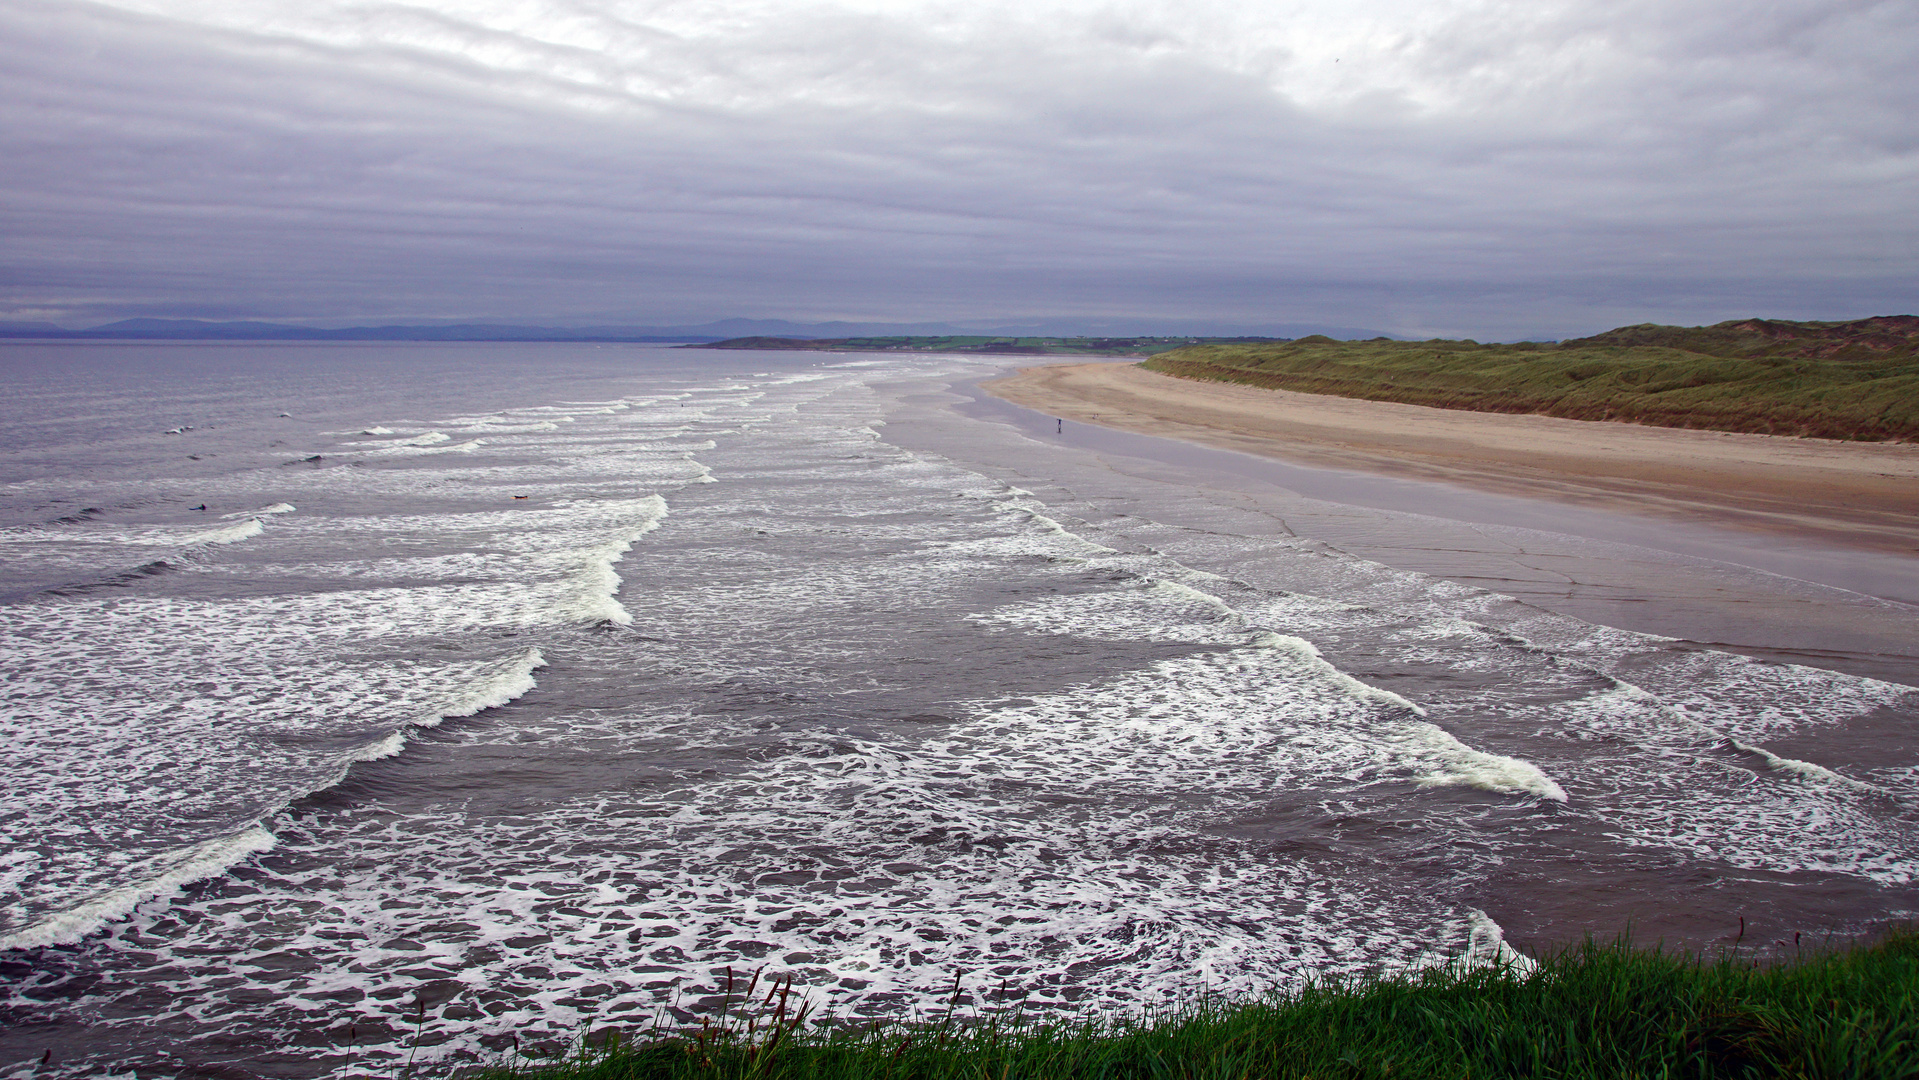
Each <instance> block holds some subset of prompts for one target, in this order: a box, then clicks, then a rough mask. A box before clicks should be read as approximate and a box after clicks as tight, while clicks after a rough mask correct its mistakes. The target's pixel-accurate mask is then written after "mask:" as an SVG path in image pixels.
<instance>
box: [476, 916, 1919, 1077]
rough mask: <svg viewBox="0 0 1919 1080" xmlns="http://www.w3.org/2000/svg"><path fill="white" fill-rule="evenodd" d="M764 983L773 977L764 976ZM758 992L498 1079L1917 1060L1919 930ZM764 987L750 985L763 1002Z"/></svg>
mask: <svg viewBox="0 0 1919 1080" xmlns="http://www.w3.org/2000/svg"><path fill="white" fill-rule="evenodd" d="M763 989H764V988H761V990H762V991H763ZM796 997H797V995H793V996H782V994H781V993H780V992H779V991H778V990H775V992H773V993H772V994H764V993H754V994H749V995H743V996H742V997H740V998H738V999H735V1002H736V1004H735V1005H734V1007H733V1008H732V1009H730V1010H729V1011H728V1013H727V1014H726V1015H725V1016H724V1017H722V1018H720V1019H718V1021H717V1022H715V1021H709V1022H708V1023H707V1024H706V1025H704V1026H703V1027H701V1028H698V1029H694V1030H690V1031H681V1032H676V1033H672V1034H657V1033H656V1034H651V1035H649V1036H647V1037H643V1038H639V1039H635V1040H632V1041H629V1042H624V1043H622V1042H616V1041H612V1040H608V1039H605V1038H604V1037H602V1038H600V1039H598V1040H596V1041H598V1042H599V1044H600V1045H599V1046H597V1047H596V1048H594V1049H586V1050H581V1051H579V1052H577V1053H576V1054H574V1055H572V1056H569V1057H567V1058H566V1059H564V1060H560V1061H548V1062H542V1061H537V1060H526V1059H519V1060H516V1061H513V1062H509V1063H507V1064H505V1065H502V1066H499V1067H496V1068H493V1069H489V1070H482V1071H480V1072H479V1074H478V1075H480V1076H484V1077H489V1078H493V1080H513V1078H534V1077H540V1078H551V1080H573V1078H578V1080H587V1078H591V1080H1051V1078H1060V1080H1069V1078H1070V1080H1134V1078H1137V1080H1173V1078H1178V1080H1188V1078H1190V1080H1207V1078H1215V1077H1216V1078H1219V1080H1244V1078H1255V1077H1257V1078H1265V1080H1282V1078H1293V1077H1297V1078H1302V1080H1303V1078H1308V1077H1311V1078H1322V1080H1323V1078H1334V1077H1337V1078H1349V1077H1420V1078H1425V1077H1435V1078H1451V1077H1458V1078H1462V1080H1463V1078H1468V1077H1471V1078H1478V1080H1490V1078H1498V1077H1558V1078H1566V1080H1575V1078H1588V1077H1589V1078H1594V1080H1598V1078H1602V1077H1603V1078H1609V1080H1610V1078H1616V1077H1762V1076H1764V1077H1772V1076H1778V1077H1862V1078H1863V1077H1886V1078H1893V1077H1913V1076H1919V937H1915V936H1912V935H1898V936H1894V937H1892V938H1889V939H1887V940H1886V941H1884V942H1882V943H1880V944H1878V945H1876V946H1873V947H1870V948H1859V949H1853V950H1848V951H1844V952H1838V953H1833V954H1821V955H1814V956H1811V957H1810V958H1808V959H1803V960H1798V961H1792V962H1786V963H1779V964H1773V965H1763V966H1762V965H1759V964H1757V963H1755V962H1754V961H1753V960H1751V959H1749V958H1734V957H1731V956H1728V957H1726V958H1724V959H1721V960H1719V961H1716V962H1706V961H1700V960H1698V959H1694V958H1688V957H1683V956H1674V955H1669V954H1662V953H1660V952H1657V951H1645V950H1637V949H1632V948H1629V947H1626V946H1624V945H1610V946H1602V945H1593V944H1588V945H1586V946H1584V947H1582V948H1576V949H1572V950H1570V951H1567V952H1565V953H1563V954H1561V955H1559V956H1556V957H1552V958H1548V959H1546V960H1544V961H1542V962H1541V963H1540V965H1539V967H1538V969H1537V971H1535V972H1533V973H1531V974H1520V973H1518V972H1516V971H1514V970H1512V969H1505V968H1497V969H1495V968H1485V967H1482V968H1479V969H1477V970H1461V969H1456V968H1455V969H1431V970H1427V971H1424V972H1419V973H1414V974H1408V975H1404V976H1399V977H1388V978H1379V979H1374V980H1367V981H1363V982H1359V983H1354V984H1351V985H1341V986H1322V987H1317V988H1312V989H1308V990H1306V991H1304V992H1302V993H1299V994H1295V995H1290V996H1285V997H1276V998H1273V999H1270V1000H1266V1001H1260V1002H1254V1003H1248V1004H1238V1005H1227V1004H1219V1005H1203V1006H1199V1007H1194V1008H1189V1009H1186V1010H1183V1011H1180V1012H1177V1013H1174V1014H1170V1015H1167V1016H1163V1017H1158V1018H1149V1019H1145V1020H1139V1021H1132V1022H1111V1023H1097V1022H1091V1023H1066V1022H1045V1021H1040V1020H1033V1019H1030V1018H1028V1019H1019V1018H1018V1015H1017V1013H1012V1014H1006V1013H1002V1014H999V1015H996V1016H986V1017H975V1018H974V1019H972V1020H971V1021H966V1020H959V1021H956V1020H955V1019H954V1018H952V1017H946V1018H938V1017H936V1018H934V1019H933V1020H931V1021H927V1022H921V1023H914V1024H901V1025H893V1026H890V1027H889V1026H883V1025H882V1026H873V1027H862V1028H854V1027H847V1026H840V1027H834V1026H832V1025H807V1024H805V1023H804V1022H803V1021H802V1020H801V1019H799V1018H797V1017H796V1016H795V1015H794V1012H795V1010H794V1003H795V998H796ZM749 1002H750V1004H749Z"/></svg>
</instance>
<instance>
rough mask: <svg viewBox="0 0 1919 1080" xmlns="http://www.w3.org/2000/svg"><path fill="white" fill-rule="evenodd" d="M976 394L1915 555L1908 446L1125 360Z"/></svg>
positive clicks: (1916, 475)
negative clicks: (1260, 384)
mask: <svg viewBox="0 0 1919 1080" xmlns="http://www.w3.org/2000/svg"><path fill="white" fill-rule="evenodd" d="M981 387H982V389H985V390H987V391H989V392H991V393H993V394H995V395H997V396H999V397H1001V398H1003V399H1005V400H1007V401H1010V402H1013V403H1015V404H1018V405H1022V406H1025V407H1027V408H1031V409H1036V410H1040V411H1042V412H1045V413H1047V414H1049V415H1052V416H1057V417H1061V418H1063V419H1066V420H1071V421H1075V422H1081V423H1092V424H1099V425H1102V426H1107V427H1112V428H1117V429H1120V430H1125V431H1132V432H1137V433H1141V434H1148V435H1159V436H1166V437H1170V438H1177V439H1184V440H1187V441H1190V442H1195V443H1200V444H1202V445H1206V446H1212V447H1217V448H1220V449H1226V450H1236V451H1241V452H1245V453H1250V454H1256V455H1260V456H1263V457H1269V458H1275V459H1281V460H1288V461H1294V462H1300V463H1304V464H1311V465H1320V466H1328V467H1334V468H1344V469H1355V470H1360V471H1364V472H1373V473H1380V474H1385V475H1395V476H1406V477H1412V478H1417V479H1424V480H1435V481H1441V482H1449V483H1455V484H1461V485H1465V486H1469V487H1474V488H1478V489H1481V490H1487V491H1494V492H1499V493H1502V494H1511V495H1523V496H1527V497H1532V498H1544V499H1550V500H1556V501H1561V502H1569V503H1577V504H1582V505H1590V506H1599V507H1605V508H1608V509H1614V510H1622V511H1627V512H1632V513H1639V514H1653V515H1659V516H1666V517H1673V518H1677V519H1681V520H1689V521H1694V522H1703V523H1710V524H1716V525H1730V526H1734V527H1738V528H1741V529H1746V530H1755V531H1763V532H1771V533H1776V534H1785V535H1792V536H1800V537H1807V538H1816V539H1818V540H1821V541H1824V542H1827V543H1834V544H1841V545H1845V546H1850V547H1857V548H1869V549H1874V550H1880V551H1891V552H1901V553H1911V552H1913V551H1915V550H1919V446H1914V445H1909V444H1889V443H1841V442H1832V441H1827V440H1819V439H1798V438H1788V437H1783V436H1771V435H1742V434H1729V433H1723V432H1710V431H1690V430H1683V429H1677V428H1655V427H1644V426H1640V425H1636V424H1621V423H1607V422H1594V421H1582V420H1562V419H1558V418H1555V417H1546V416H1513V415H1505V414H1497V413H1477V412H1465V411H1458V410H1450V409H1434V408H1427V407H1424V406H1419V405H1402V404H1398V403H1394V402H1379V401H1362V400H1357V399H1352V398H1339V397H1327V396H1322V395H1316V394H1299V393H1292V392H1288V391H1283V390H1265V389H1261V388H1257V387H1250V386H1239V385H1233V384H1229V383H1214V382H1200V381H1197V380H1191V379H1180V378H1174V377H1172V376H1169V375H1161V374H1159V373H1157V372H1152V371H1147V370H1145V369H1143V368H1140V367H1138V366H1136V365H1134V364H1131V363H1110V362H1108V363H1075V364H1052V365H1046V366H1041V367H1031V368H1025V369H1022V370H1020V371H1018V372H1016V373H1014V374H1013V375H1010V376H1007V377H1005V378H1001V379H995V380H990V381H987V382H983V383H981Z"/></svg>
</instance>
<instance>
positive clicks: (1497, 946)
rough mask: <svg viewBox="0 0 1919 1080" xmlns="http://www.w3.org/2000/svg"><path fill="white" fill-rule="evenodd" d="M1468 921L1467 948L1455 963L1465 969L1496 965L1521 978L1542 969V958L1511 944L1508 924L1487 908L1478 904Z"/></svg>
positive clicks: (1528, 976)
mask: <svg viewBox="0 0 1919 1080" xmlns="http://www.w3.org/2000/svg"><path fill="white" fill-rule="evenodd" d="M1466 925H1467V928H1468V931H1469V936H1468V938H1467V942H1466V951H1465V952H1463V953H1461V954H1460V955H1459V956H1458V957H1457V958H1456V959H1455V960H1454V961H1453V964H1454V966H1456V967H1457V968H1458V969H1460V970H1461V971H1462V972H1466V971H1477V970H1478V969H1480V968H1495V969H1497V970H1500V971H1506V972H1511V973H1512V974H1513V975H1516V976H1518V977H1519V978H1522V979H1524V978H1530V977H1531V976H1533V975H1535V974H1537V973H1538V972H1539V961H1537V960H1534V959H1533V958H1532V957H1530V956H1527V955H1526V954H1524V953H1522V952H1520V951H1519V950H1518V949H1515V948H1513V947H1512V946H1511V945H1510V944H1508V943H1507V942H1506V931H1505V928H1504V927H1501V926H1500V925H1499V924H1498V923H1496V922H1494V921H1493V920H1492V918H1491V916H1489V915H1487V914H1486V913H1485V912H1483V911H1480V910H1479V909H1478V908H1470V909H1468V910H1467V912H1466Z"/></svg>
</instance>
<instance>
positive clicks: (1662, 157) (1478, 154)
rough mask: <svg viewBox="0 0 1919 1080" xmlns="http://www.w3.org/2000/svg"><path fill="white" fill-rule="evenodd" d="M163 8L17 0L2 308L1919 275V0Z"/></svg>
mask: <svg viewBox="0 0 1919 1080" xmlns="http://www.w3.org/2000/svg"><path fill="white" fill-rule="evenodd" d="M150 4H151V7H150V9H149V11H148V12H146V13H142V12H137V11H132V10H127V9H124V8H118V7H113V6H108V5H90V4H82V3H58V4H35V3H9V4H5V5H4V6H0V92H4V93H5V95H6V97H5V100H6V101H7V102H9V104H8V105H6V106H4V107H0V132H4V136H3V137H4V139H5V141H6V145H7V146H8V147H10V148H12V149H11V151H10V152H9V153H8V154H7V155H6V160H5V162H4V163H3V164H0V191H4V192H5V197H4V202H3V204H0V236H3V237H4V239H0V273H4V279H0V280H4V288H5V297H6V301H7V304H6V307H7V308H8V309H10V310H0V318H16V319H37V318H51V319H56V320H61V321H66V322H69V323H73V324H79V323H84V322H89V321H104V320H106V319H110V318H119V317H123V316H134V315H174V316H199V317H217V318H225V317H253V318H282V319H286V318H303V319H320V320H327V321H334V322H341V321H360V320H366V319H379V320H398V319H405V320H428V319H440V318H445V319H474V318H484V319H497V318H525V319H532V320H541V321H552V320H590V321H604V320H609V319H611V320H617V321H630V322H646V323H669V322H693V321H699V320H703V319H706V318H711V317H721V316H728V315H749V316H767V317H791V318H799V319H808V320H812V319H830V318H849V319H856V320H887V321H901V320H968V319H987V320H997V321H1005V320H1015V319H1020V318H1031V317H1045V316H1070V315H1083V316H1087V317H1111V316H1120V315H1126V316H1156V317H1163V318H1167V319H1180V320H1188V319H1192V318H1218V319H1222V320H1229V321H1232V322H1234V323H1247V322H1253V321H1267V322H1304V321H1317V322H1340V323H1345V324H1353V325H1373V326H1379V327H1381V328H1384V329H1390V330H1395V331H1404V332H1412V333H1424V332H1459V333H1470V334H1473V335H1474V336H1482V337H1490V336H1497V335H1506V334H1519V333H1530V332H1542V331H1578V330H1588V329H1598V328H1601V327H1603V326H1604V325H1611V324H1613V323H1614V322H1618V321H1639V320H1641V319H1648V318H1660V319H1676V320H1681V321H1698V320H1702V319H1716V318H1721V317H1731V316H1735V315H1740V314H1748V313H1754V312H1763V313H1768V314H1777V315H1783V316H1789V317H1790V316H1803V317H1842V316H1852V315H1862V314H1870V313H1878V312H1888V311H1892V310H1895V309H1911V308H1913V307H1914V306H1916V305H1915V304H1914V300H1915V295H1914V286H1913V282H1914V281H1915V280H1919V279H1916V278H1915V274H1914V271H1915V270H1919V214H1915V213H1914V210H1915V209H1919V206H1915V195H1916V194H1919V154H1916V153H1915V149H1914V146H1913V139H1914V136H1913V134H1912V132H1911V130H1910V126H1909V124H1906V123H1901V122H1899V118H1900V117H1901V116H1910V115H1913V114H1914V112H1915V110H1914V109H1913V106H1914V105H1915V104H1919V101H1915V97H1919V75H1915V74H1914V72H1919V63H1915V61H1919V57H1915V56H1914V55H1913V53H1914V51H1915V44H1914V43H1915V42H1919V15H1915V13H1914V10H1913V9H1912V8H1911V7H1910V6H1908V5H1902V4H1891V3H1885V4H1865V3H1859V4H1811V3H1803V2H1796V3H1786V4H1781V5H1776V6H1773V7H1770V8H1767V9H1764V10H1763V11H1759V12H1757V13H1755V12H1754V11H1752V10H1751V9H1749V8H1747V7H1745V6H1742V5H1735V4H1717V3H1696V4H1687V5H1670V4H1667V5H1660V4H1652V3H1625V4H1607V5H1587V4H1561V5H1557V6H1551V5H1538V4H1527V5H1518V4H1487V3H1482V4H1472V5H1463V6H1460V7H1459V8H1457V9H1454V10H1450V11H1443V12H1441V13H1439V14H1437V15H1436V14H1434V13H1433V12H1434V10H1435V9H1433V8H1432V7H1431V6H1429V5H1421V6H1419V7H1417V8H1413V7H1408V8H1407V9H1406V12H1404V13H1395V12H1393V11H1390V10H1385V9H1382V14H1380V15H1379V17H1377V18H1375V19H1374V20H1373V21H1372V22H1371V23H1359V22H1352V23H1342V22H1340V21H1339V17H1338V16H1337V15H1336V14H1326V13H1325V12H1324V11H1321V10H1320V9H1317V8H1314V9H1310V10H1309V9H1307V8H1301V9H1298V10H1297V11H1291V12H1289V11H1286V10H1283V9H1282V10H1279V12H1278V14H1273V13H1272V10H1271V9H1268V8H1263V7H1247V8H1232V7H1229V6H1226V5H1221V6H1219V7H1218V8H1217V10H1211V9H1203V10H1201V12H1200V14H1198V15H1193V14H1191V13H1190V11H1189V9H1175V8H1163V9H1162V8H1156V7H1151V6H1144V5H1141V6H1135V7H1131V8H1127V7H1121V6H1118V5H1111V6H1093V5H1082V6H1079V7H1077V8H1075V7H1072V6H1062V7H1057V8H1045V7H1042V8H1041V9H1040V10H1038V11H1037V12H1036V13H1030V12H1029V13H1025V14H1022V13H1018V12H1013V11H1007V10H999V9H992V8H977V9H975V8H970V7H969V8H965V9H960V8H935V7H931V6H925V5H920V6H905V5H901V6H899V7H897V8H890V7H888V6H886V5H874V6H871V7H867V8H863V9H856V8H852V7H844V6H841V7H829V6H806V5H770V6H766V7H762V8H752V7H749V6H746V5H744V4H726V3H707V4H689V3H651V4H646V3H624V4H623V3H615V2H608V3H603V4H588V3H583V2H582V3H573V4H564V5H560V4H556V5H550V6H548V7H545V8H532V7H527V6H514V7H511V8H506V7H502V8H500V9H499V10H498V11H493V10H491V9H487V8H484V7H483V6H482V5H480V4H478V2H477V0H468V2H467V3H466V4H465V5H464V6H462V5H460V4H456V3H453V2H451V0H449V2H447V3H444V4H441V5H437V6H436V7H435V8H428V7H425V6H404V5H370V6H358V7H344V6H342V7H329V6H325V5H319V4H314V5H302V6H298V7H294V6H288V7H287V8H286V9H284V10H279V9H276V8H273V7H272V6H271V5H269V4H266V3H264V0H263V2H262V3H256V4H246V5H237V6H235V7H234V8H233V9H232V14H231V15H230V16H225V17H223V16H222V15H221V14H220V13H219V11H215V12H214V13H213V14H211V15H208V14H204V13H196V15H195V17H194V19H192V20H189V19H186V18H184V17H181V16H178V15H173V14H166V13H163V9H164V6H165V5H164V2H163V0H150ZM1328 10H1330V9H1328ZM196 11H197V9H196ZM1413 12H1419V13H1418V14H1412V13H1413ZM1289 20H1292V21H1289ZM1300 26H1311V27H1322V26H1323V27H1330V29H1327V30H1326V31H1325V33H1324V34H1321V35H1318V36H1315V35H1314V34H1307V33H1305V32H1304V31H1302V30H1300V29H1299V27H1300ZM1341 35H1344V36H1343V37H1342V36H1341ZM1334 47H1337V48H1338V49H1339V52H1340V54H1339V55H1337V56H1336V57H1334V56H1327V55H1325V51H1326V50H1327V49H1330V48H1334ZM1334 59H1337V60H1338V61H1339V63H1338V65H1337V66H1338V68H1339V69H1347V68H1348V65H1351V68H1350V70H1333V68H1334V65H1333V64H1332V62H1331V61H1332V60H1334Z"/></svg>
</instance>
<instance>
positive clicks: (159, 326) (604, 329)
mask: <svg viewBox="0 0 1919 1080" xmlns="http://www.w3.org/2000/svg"><path fill="white" fill-rule="evenodd" d="M0 337H12V338H21V337H32V338H62V339H64V338H85V339H99V340H120V341H581V342H591V341H608V342H613V341H653V342H666V341H713V340H716V337H715V336H711V335H698V334H686V333H676V332H674V328H670V327H665V328H662V327H638V326H587V327H556V326H513V325H504V324H492V323H466V324H461V325H456V326H349V327H344V328H341V329H324V328H321V327H315V326H286V325H282V324H280V323H266V322H202V321H200V320H198V319H124V320H122V321H120V322H115V323H107V324H106V325H104V326H94V327H89V328H88V329H85V330H67V329H63V328H61V327H58V326H54V325H53V324H51V323H0Z"/></svg>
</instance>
